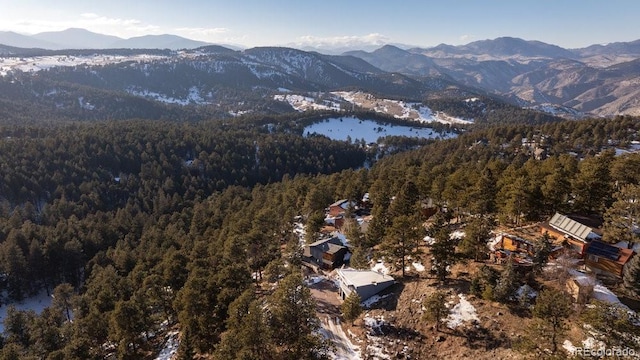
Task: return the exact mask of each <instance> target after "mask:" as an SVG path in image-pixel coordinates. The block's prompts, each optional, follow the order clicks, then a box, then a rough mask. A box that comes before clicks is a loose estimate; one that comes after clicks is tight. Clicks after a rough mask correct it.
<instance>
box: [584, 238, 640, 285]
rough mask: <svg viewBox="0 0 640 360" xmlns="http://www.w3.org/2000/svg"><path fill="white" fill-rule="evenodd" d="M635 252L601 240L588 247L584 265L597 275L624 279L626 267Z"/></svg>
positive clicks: (592, 242) (594, 241) (591, 243)
mask: <svg viewBox="0 0 640 360" xmlns="http://www.w3.org/2000/svg"><path fill="white" fill-rule="evenodd" d="M634 254H635V252H634V251H633V250H631V249H623V248H619V247H617V246H615V245H610V244H607V243H604V242H602V241H599V240H593V241H591V242H590V243H589V245H588V246H587V249H586V252H585V258H584V264H585V266H587V267H588V268H589V269H591V270H592V271H593V272H595V273H596V274H606V275H613V276H616V277H619V278H622V274H623V272H624V268H625V266H626V265H627V264H628V263H629V260H631V258H632V257H633V255H634Z"/></svg>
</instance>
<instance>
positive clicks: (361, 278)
mask: <svg viewBox="0 0 640 360" xmlns="http://www.w3.org/2000/svg"><path fill="white" fill-rule="evenodd" d="M336 272H337V273H338V275H339V276H340V277H341V278H342V279H343V280H344V282H345V284H346V285H353V287H354V288H356V289H357V288H359V287H362V286H367V285H371V284H375V285H381V284H387V283H388V284H389V285H391V284H392V283H393V282H394V281H395V280H394V279H393V277H391V276H389V275H384V274H381V273H379V272H376V271H373V270H356V269H337V270H336Z"/></svg>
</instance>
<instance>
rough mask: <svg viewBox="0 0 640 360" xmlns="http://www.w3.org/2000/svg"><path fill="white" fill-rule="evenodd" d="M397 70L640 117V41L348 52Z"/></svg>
mask: <svg viewBox="0 0 640 360" xmlns="http://www.w3.org/2000/svg"><path fill="white" fill-rule="evenodd" d="M345 55H351V56H355V57H359V58H361V59H363V60H365V61H367V62H368V63H370V64H372V65H374V66H376V67H378V68H380V69H382V70H385V71H389V72H398V73H402V74H405V75H407V76H426V75H428V76H443V77H447V78H450V79H451V80H453V81H457V82H460V83H462V84H464V85H466V86H469V87H474V88H480V89H483V90H485V91H488V92H489V93H492V94H496V95H500V96H503V97H505V98H507V99H511V101H513V102H514V103H519V104H522V105H523V106H532V107H535V106H539V105H545V104H552V105H557V106H563V107H567V108H571V109H574V110H577V111H578V112H581V113H584V114H592V115H600V116H611V115H617V114H628V115H640V100H639V99H640V40H636V41H633V42H627V43H612V44H608V45H592V46H589V47H586V48H582V49H564V48H561V47H559V46H556V45H550V44H546V43H543V42H540V41H526V40H522V39H518V38H510V37H502V38H497V39H494V40H482V41H476V42H472V43H470V44H467V45H461V46H451V45H445V44H441V45H438V46H435V47H432V48H411V49H407V50H403V49H400V48H398V47H395V46H391V45H386V46H383V47H381V48H379V49H377V50H375V51H372V52H364V51H351V52H347V53H345Z"/></svg>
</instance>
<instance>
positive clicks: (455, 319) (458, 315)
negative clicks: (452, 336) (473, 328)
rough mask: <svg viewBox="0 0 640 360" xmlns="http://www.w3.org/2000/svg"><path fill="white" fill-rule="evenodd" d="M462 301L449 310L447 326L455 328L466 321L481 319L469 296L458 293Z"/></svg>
mask: <svg viewBox="0 0 640 360" xmlns="http://www.w3.org/2000/svg"><path fill="white" fill-rule="evenodd" d="M458 297H459V298H460V302H458V303H457V304H456V305H455V306H454V307H453V308H452V309H451V311H450V312H449V317H447V320H446V321H447V327H449V328H450V329H455V328H457V327H458V326H460V325H462V324H463V323H464V322H470V321H480V319H479V318H478V314H477V313H476V308H475V307H474V306H473V305H471V303H470V302H469V301H468V300H467V298H466V297H465V296H464V295H463V294H458Z"/></svg>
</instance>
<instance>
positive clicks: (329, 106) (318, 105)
mask: <svg viewBox="0 0 640 360" xmlns="http://www.w3.org/2000/svg"><path fill="white" fill-rule="evenodd" d="M273 100H276V101H282V102H286V103H289V105H291V107H293V108H294V109H296V111H300V112H303V111H307V110H336V111H338V110H340V104H338V103H336V102H333V101H330V100H316V99H315V98H312V97H308V96H302V95H295V94H284V95H274V96H273Z"/></svg>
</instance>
